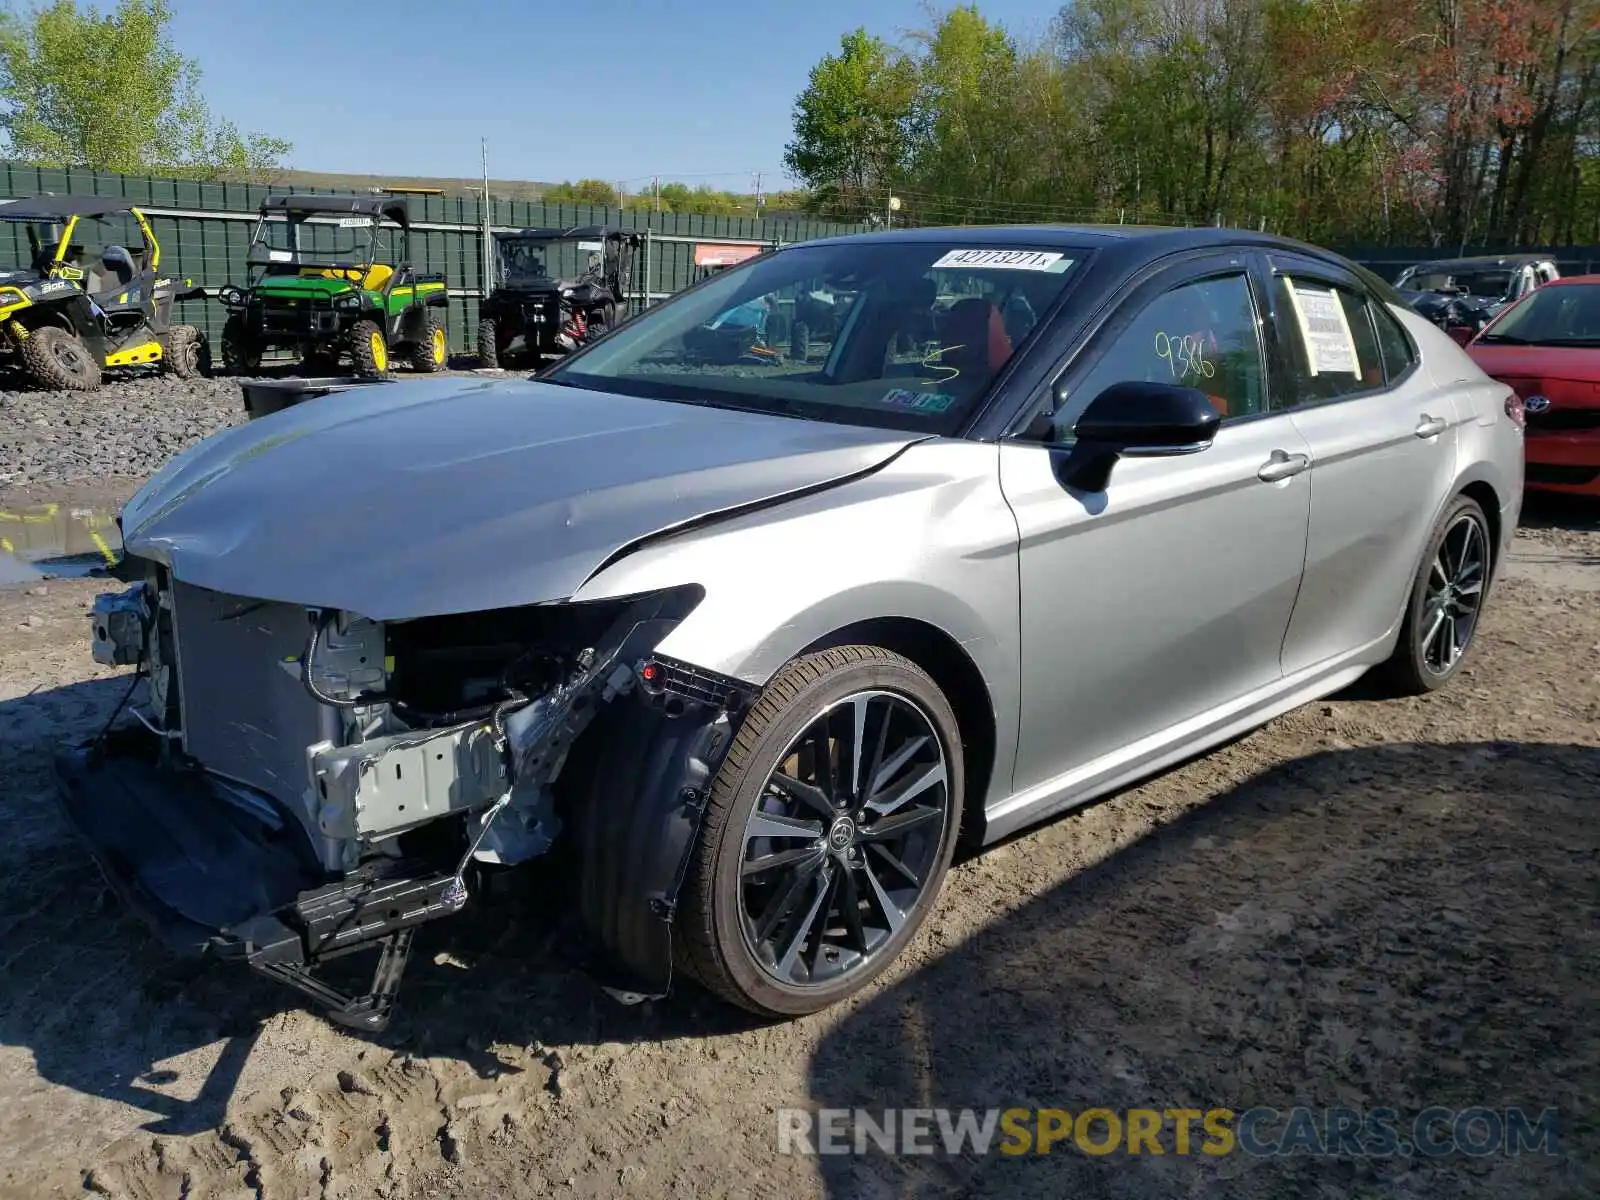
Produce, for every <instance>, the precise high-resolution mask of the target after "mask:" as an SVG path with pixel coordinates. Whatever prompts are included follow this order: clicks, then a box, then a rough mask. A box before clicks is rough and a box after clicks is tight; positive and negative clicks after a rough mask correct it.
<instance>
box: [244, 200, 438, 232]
mask: <svg viewBox="0 0 1600 1200" xmlns="http://www.w3.org/2000/svg"><path fill="white" fill-rule="evenodd" d="M261 211H262V213H263V214H265V213H271V212H282V213H291V212H294V213H354V214H357V215H359V216H364V217H383V218H385V219H386V220H390V221H393V222H394V223H395V224H396V225H398V226H400V227H401V228H402V229H409V228H411V207H410V205H408V204H407V203H406V202H405V201H404V200H402V199H399V198H397V197H394V196H268V197H267V198H266V199H265V200H263V201H262V202H261Z"/></svg>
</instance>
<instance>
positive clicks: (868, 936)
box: [677, 646, 964, 1016]
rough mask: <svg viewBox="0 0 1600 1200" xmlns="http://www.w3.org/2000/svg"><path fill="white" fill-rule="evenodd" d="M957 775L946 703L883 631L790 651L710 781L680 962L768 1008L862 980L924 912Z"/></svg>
mask: <svg viewBox="0 0 1600 1200" xmlns="http://www.w3.org/2000/svg"><path fill="white" fill-rule="evenodd" d="M963 787H964V777H963V773H962V763H961V735H960V730H959V726H958V725H957V723H956V718H955V714H954V712H953V711H952V710H951V707H950V703H949V701H948V700H946V699H945V697H944V695H943V693H941V692H940V690H939V688H938V686H937V685H936V684H935V683H934V682H933V680H932V679H930V678H929V677H928V675H927V674H926V672H924V671H923V670H922V669H921V668H920V667H918V666H917V665H916V664H915V663H913V662H911V661H910V660H908V659H905V658H902V657H901V656H900V655H898V654H894V653H891V652H890V651H888V650H885V649H882V648H881V647H877V646H840V647H837V648H834V649H830V650H824V651H820V652H818V653H815V654H809V655H806V656H805V657H804V658H799V659H796V660H794V661H793V662H791V663H790V664H789V665H788V666H786V667H785V668H784V669H783V670H782V671H780V672H779V673H778V674H777V676H776V677H774V678H773V680H772V681H771V682H770V683H769V684H768V685H767V686H766V688H765V689H764V690H763V692H762V695H761V699H760V701H759V702H758V703H757V704H756V705H755V706H754V707H753V708H752V709H751V711H750V714H749V716H748V717H747V718H746V720H745V722H744V724H743V725H742V726H741V728H740V730H739V736H738V738H737V739H736V740H735V742H734V745H733V747H732V749H731V750H730V751H729V752H728V757H727V759H726V760H725V762H724V763H723V765H722V768H721V770H720V771H719V772H718V774H717V777H716V780H715V781H714V783H713V785H712V788H711V794H710V797H709V799H708V802H707V806H706V813H705V819H704V824H703V826H702V830H701V837H700V840H699V843H698V845H697V847H696V850H695V856H694V859H693V862H692V863H691V866H690V869H689V875H688V878H687V879H686V880H685V883H684V889H683V893H682V899H681V908H680V913H681V916H680V921H679V925H680V928H681V930H682V935H683V936H682V938H681V939H680V940H679V941H678V943H677V947H678V950H679V961H680V965H681V966H682V967H683V968H684V969H685V970H687V971H688V972H689V973H690V974H691V975H692V976H693V977H694V978H696V979H697V980H698V981H699V982H700V983H701V984H702V985H704V986H705V987H706V988H708V989H709V990H710V991H712V992H714V993H716V994H717V995H719V996H721V997H722V998H724V999H726V1000H728V1001H730V1002H732V1003H734V1004H736V1005H739V1006H740V1007H742V1008H746V1009H749V1010H750V1011H752V1012H756V1013H760V1014H762V1015H765V1016H796V1015H800V1014H803V1013H811V1012H816V1011H818V1010H819V1009H823V1008H826V1007H828V1006H829V1005H831V1004H835V1003H837V1002H838V1001H840V1000H842V999H844V998H845V997H847V996H850V995H853V994H855V993H856V992H858V991H859V990H861V989H862V988H863V987H865V986H866V985H867V984H868V983H869V982H870V981H871V980H872V979H873V978H875V977H876V976H877V975H878V974H879V973H880V972H881V971H883V970H884V969H885V968H886V967H887V966H888V965H889V964H890V962H892V961H893V960H894V959H895V958H896V957H897V956H898V955H899V953H900V951H901V950H902V949H904V947H905V945H906V943H907V942H909V941H910V940H911V938H912V937H913V935H915V933H916V931H917V930H918V929H919V928H920V927H921V925H922V923H923V921H924V920H925V919H926V918H927V915H928V912H929V910H930V909H931V908H932V906H933V903H934V901H935V899H936V897H937V896H938V894H939V887H940V885H941V883H942V882H943V881H944V875H945V872H946V870H947V869H948V868H949V865H950V856H951V854H952V853H953V851H954V848H955V842H956V836H957V833H958V831H959V828H960V824H961V805H962V800H963Z"/></svg>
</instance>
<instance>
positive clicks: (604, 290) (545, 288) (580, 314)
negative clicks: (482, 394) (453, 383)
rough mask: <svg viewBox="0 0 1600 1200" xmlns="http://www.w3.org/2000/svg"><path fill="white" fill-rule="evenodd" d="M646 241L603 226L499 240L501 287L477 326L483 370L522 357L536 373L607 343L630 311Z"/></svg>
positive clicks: (499, 236)
mask: <svg viewBox="0 0 1600 1200" xmlns="http://www.w3.org/2000/svg"><path fill="white" fill-rule="evenodd" d="M643 241H644V239H643V237H642V236H641V235H640V234H637V233H633V232H630V231H627V230H622V229H609V228H606V227H605V226H602V225H589V226H584V227H581V228H573V229H519V230H517V231H515V232H513V233H497V234H495V236H494V245H495V280H494V286H493V290H492V291H491V292H490V293H489V297H488V299H486V300H485V301H484V302H483V307H482V309H481V310H480V314H479V315H480V318H481V319H480V320H479V322H478V357H479V358H480V359H481V360H482V362H483V365H484V366H486V367H498V366H501V365H504V364H507V363H509V361H510V358H511V356H512V355H513V354H516V353H518V352H521V353H523V354H525V355H526V357H527V358H528V359H529V360H530V361H531V362H532V364H533V365H534V366H535V367H537V366H538V365H539V364H540V362H541V361H542V360H543V358H544V357H545V356H546V355H552V354H553V355H561V354H570V353H571V352H572V351H574V350H576V349H577V348H578V347H579V346H582V345H586V344H587V343H589V342H592V341H594V340H595V339H596V338H599V337H602V336H603V335H604V334H605V333H606V332H607V331H608V330H610V329H611V328H612V327H613V326H614V325H616V323H617V318H618V315H619V314H621V313H623V311H624V310H625V308H626V305H627V302H628V299H627V298H628V292H629V290H630V289H631V286H632V283H633V260H634V256H635V254H636V253H637V251H638V248H639V246H640V244H641V243H642V242H643Z"/></svg>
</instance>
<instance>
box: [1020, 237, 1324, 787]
mask: <svg viewBox="0 0 1600 1200" xmlns="http://www.w3.org/2000/svg"><path fill="white" fill-rule="evenodd" d="M1246 266H1247V258H1246V256H1244V255H1242V254H1231V255H1229V254H1224V255H1216V254H1212V255H1208V256H1204V257H1200V258H1197V259H1194V260H1190V261H1186V262H1184V263H1182V264H1180V265H1178V266H1175V267H1172V268H1170V269H1167V270H1165V271H1163V272H1161V273H1160V274H1158V275H1156V276H1154V277H1153V278H1151V279H1149V280H1146V281H1145V282H1144V283H1142V284H1141V285H1140V286H1138V287H1137V288H1135V289H1134V290H1133V291H1131V292H1130V293H1129V294H1128V295H1127V297H1126V299H1125V300H1124V301H1123V302H1122V303H1120V304H1118V305H1117V306H1116V307H1115V308H1114V309H1113V310H1112V312H1111V315H1110V316H1109V318H1108V319H1107V320H1106V321H1105V323H1104V324H1102V325H1101V327H1100V328H1099V329H1098V331H1097V332H1096V333H1095V334H1093V336H1092V337H1091V338H1090V340H1089V341H1088V342H1087V343H1086V344H1085V347H1084V349H1083V351H1081V352H1080V353H1078V354H1076V355H1075V356H1073V359H1072V361H1071V363H1070V365H1067V366H1066V367H1065V370H1064V373H1063V374H1062V375H1060V376H1059V377H1058V378H1057V380H1056V381H1055V383H1054V385H1053V386H1052V387H1051V388H1050V389H1049V390H1048V395H1047V396H1043V397H1041V398H1040V400H1039V402H1038V406H1039V408H1040V409H1044V408H1047V407H1050V406H1052V405H1053V406H1054V413H1053V417H1052V418H1051V420H1050V422H1049V423H1048V424H1049V432H1048V433H1045V432H1043V430H1042V428H1039V427H1036V428H1034V429H1030V430H1029V431H1028V433H1027V434H1026V435H1023V436H1022V437H1019V438H1010V439H1006V440H1004V441H1003V442H1002V445H1001V451H1000V478H1001V487H1002V489H1003V491H1004V493H1005V496H1006V499H1007V500H1008V502H1009V503H1010V505H1011V507H1012V509H1013V511H1014V512H1015V514H1016V518H1017V523H1018V527H1019V531H1020V535H1021V542H1020V546H1021V549H1020V560H1019V561H1020V573H1021V580H1020V583H1021V609H1022V611H1021V646H1022V685H1021V700H1022V705H1021V707H1022V718H1021V724H1020V728H1019V735H1018V753H1017V763H1016V769H1015V774H1014V776H1013V784H1014V788H1015V790H1017V791H1024V790H1026V789H1028V788H1032V787H1036V786H1039V785H1041V784H1046V783H1048V782H1049V781H1052V780H1055V781H1057V783H1058V784H1062V785H1065V786H1068V787H1070V786H1073V785H1074V784H1075V783H1076V782H1078V780H1075V779H1074V778H1072V777H1070V776H1068V773H1070V772H1074V771H1079V772H1081V779H1082V781H1083V782H1092V780H1093V779H1094V778H1096V777H1099V776H1101V775H1104V774H1106V773H1107V772H1109V771H1114V770H1115V767H1116V765H1117V763H1119V762H1121V761H1122V760H1123V758H1125V757H1130V758H1131V757H1137V756H1139V755H1140V754H1141V749H1140V747H1139V746H1138V745H1137V743H1139V742H1141V741H1143V740H1145V739H1152V738H1154V739H1155V740H1156V741H1158V742H1159V741H1161V740H1162V739H1161V738H1160V736H1159V735H1162V734H1163V733H1170V732H1171V731H1174V730H1175V729H1177V728H1178V727H1180V726H1181V725H1182V724H1183V723H1184V722H1187V721H1195V720H1199V719H1204V718H1205V717H1206V715H1207V714H1209V713H1211V712H1212V711H1213V710H1215V709H1216V708H1217V707H1218V706H1223V705H1227V704H1229V703H1230V702H1232V701H1236V700H1238V699H1240V698H1241V697H1243V696H1245V695H1247V694H1249V693H1251V692H1253V691H1255V690H1257V689H1260V688H1263V687H1268V686H1270V685H1271V684H1273V683H1274V682H1275V681H1276V680H1277V679H1279V677H1280V667H1279V649H1280V647H1281V646H1282V644H1283V635H1284V631H1285V629H1286V627H1287V625H1288V622H1289V616H1290V612H1291V610H1292V607H1293V603H1294V597H1295V592H1296V589H1297V588H1298V586H1299V583H1300V571H1301V566H1302V563H1303V561H1304V557H1305V537H1306V522H1307V519H1308V516H1309V513H1310V497H1309V489H1308V487H1307V483H1306V480H1305V479H1304V478H1303V477H1302V476H1301V471H1302V470H1303V468H1304V466H1305V464H1306V462H1307V461H1308V458H1307V450H1306V446H1305V443H1304V441H1303V440H1302V439H1301V438H1300V436H1299V434H1298V433H1297V432H1296V430H1295V427H1294V425H1293V423H1291V422H1290V421H1288V420H1287V419H1285V418H1281V417H1277V416H1274V415H1273V413H1272V411H1271V406H1270V398H1271V397H1270V384H1269V379H1268V374H1267V363H1266V358H1265V355H1264V350H1263V319H1262V312H1263V310H1262V306H1261V300H1262V297H1261V296H1260V295H1259V287H1258V285H1253V284H1252V281H1251V279H1250V277H1249V274H1248V272H1247V269H1246ZM1136 380H1164V381H1166V382H1177V383H1183V384H1193V385H1195V386H1199V387H1200V388H1201V389H1202V390H1204V391H1206V392H1207V393H1208V394H1210V395H1211V396H1212V397H1213V403H1214V404H1215V405H1217V407H1218V408H1219V410H1222V411H1223V412H1224V419H1223V422H1222V425H1221V428H1220V429H1219V430H1218V432H1217V435H1216V438H1215V440H1214V441H1213V442H1212V443H1211V444H1210V445H1208V446H1207V447H1205V448H1204V449H1203V450H1201V451H1199V452H1198V453H1192V454H1185V455H1182V456H1178V457H1160V458H1132V457H1130V458H1123V459H1122V460H1121V461H1119V462H1118V463H1117V464H1116V466H1115V468H1114V469H1113V470H1112V473H1111V477H1110V479H1109V481H1108V483H1107V484H1106V486H1105V488H1104V490H1103V491H1101V492H1099V493H1097V494H1083V493H1077V492H1074V491H1072V490H1070V489H1068V488H1067V487H1065V486H1064V485H1063V484H1062V483H1061V482H1060V481H1059V480H1058V476H1057V471H1058V469H1059V465H1060V463H1061V461H1062V459H1063V458H1064V457H1065V455H1066V454H1067V453H1069V452H1070V450H1071V447H1072V444H1073V423H1074V422H1075V421H1076V420H1077V418H1078V416H1079V415H1080V414H1081V413H1082V411H1083V409H1084V408H1085V407H1086V406H1087V404H1088V402H1089V401H1090V400H1092V399H1093V398H1094V396H1096V395H1098V394H1099V393H1100V392H1101V391H1103V390H1104V389H1105V388H1107V387H1109V386H1110V385H1112V384H1114V383H1119V382H1128V381H1136ZM1038 424H1039V425H1040V426H1042V425H1044V424H1045V423H1044V422H1039V423H1038ZM1041 434H1042V437H1043V441H1042V443H1041V441H1040V440H1039V439H1040V436H1041ZM1119 751H1125V752H1127V753H1126V755H1121V754H1119V753H1118V752H1119ZM1108 756H1110V757H1108Z"/></svg>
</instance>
